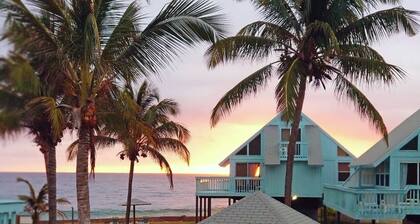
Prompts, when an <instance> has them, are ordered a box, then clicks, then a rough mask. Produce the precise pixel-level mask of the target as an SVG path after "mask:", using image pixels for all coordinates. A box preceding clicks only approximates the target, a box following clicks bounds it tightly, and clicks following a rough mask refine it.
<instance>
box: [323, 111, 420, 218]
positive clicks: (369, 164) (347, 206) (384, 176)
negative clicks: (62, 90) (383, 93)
mask: <svg viewBox="0 0 420 224" xmlns="http://www.w3.org/2000/svg"><path fill="white" fill-rule="evenodd" d="M419 134H420V110H418V111H417V112H415V113H414V114H413V115H411V116H410V117H409V118H407V119H406V120H405V121H403V122H402V123H401V124H400V125H398V126H397V127H396V128H395V129H393V130H392V131H391V132H390V133H389V141H388V143H389V144H388V145H387V144H386V142H385V140H384V139H382V140H380V141H379V142H377V143H376V144H375V145H373V146H372V147H371V148H370V149H369V150H368V151H366V153H364V154H363V155H361V156H360V157H359V158H357V159H355V160H353V162H352V163H351V168H352V169H353V170H354V172H353V173H352V174H351V176H350V177H349V178H348V179H347V181H346V182H344V183H343V184H330V183H325V187H324V199H323V203H324V204H325V205H326V206H327V207H329V208H332V209H334V210H336V211H338V212H339V214H340V213H341V214H345V215H346V216H349V217H351V218H353V219H355V220H403V219H404V218H406V217H407V216H414V215H420V151H419V149H420V146H419V145H420V142H419ZM417 223H418V222H417Z"/></svg>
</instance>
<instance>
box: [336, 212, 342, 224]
mask: <svg viewBox="0 0 420 224" xmlns="http://www.w3.org/2000/svg"><path fill="white" fill-rule="evenodd" d="M336 219H337V220H336V223H337V224H340V223H341V213H340V212H337V217H336Z"/></svg>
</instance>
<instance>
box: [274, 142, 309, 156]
mask: <svg viewBox="0 0 420 224" xmlns="http://www.w3.org/2000/svg"><path fill="white" fill-rule="evenodd" d="M288 145H289V143H288V142H282V143H280V158H282V159H285V158H287V147H288ZM307 157H308V151H307V147H306V144H304V143H298V142H297V143H296V146H295V159H296V158H297V159H305V158H307Z"/></svg>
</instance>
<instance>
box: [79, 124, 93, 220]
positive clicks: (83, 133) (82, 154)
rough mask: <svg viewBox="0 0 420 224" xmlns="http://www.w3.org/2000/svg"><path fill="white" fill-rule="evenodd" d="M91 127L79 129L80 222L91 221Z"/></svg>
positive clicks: (84, 126)
mask: <svg viewBox="0 0 420 224" xmlns="http://www.w3.org/2000/svg"><path fill="white" fill-rule="evenodd" d="M90 136H91V135H90V128H89V127H88V126H86V125H83V124H82V126H81V127H80V130H79V147H78V150H77V161H76V190H77V209H78V214H79V222H80V223H81V224H89V223H90V203H89V156H88V155H89V150H90V147H91V139H90Z"/></svg>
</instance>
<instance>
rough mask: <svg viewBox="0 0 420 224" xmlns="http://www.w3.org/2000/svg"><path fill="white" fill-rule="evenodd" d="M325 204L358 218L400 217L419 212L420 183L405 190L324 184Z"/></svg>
mask: <svg viewBox="0 0 420 224" xmlns="http://www.w3.org/2000/svg"><path fill="white" fill-rule="evenodd" d="M324 204H325V205H327V206H328V207H331V208H333V209H335V210H338V211H341V212H343V213H345V214H348V215H350V216H352V217H357V218H366V219H372V218H374V219H380V218H381V217H395V218H401V217H404V216H405V215H407V214H419V213H420V186H408V187H407V188H406V189H403V190H387V189H381V188H370V189H355V188H348V187H344V186H325V187H324Z"/></svg>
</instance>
